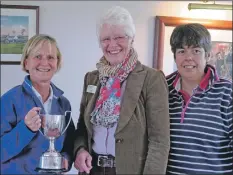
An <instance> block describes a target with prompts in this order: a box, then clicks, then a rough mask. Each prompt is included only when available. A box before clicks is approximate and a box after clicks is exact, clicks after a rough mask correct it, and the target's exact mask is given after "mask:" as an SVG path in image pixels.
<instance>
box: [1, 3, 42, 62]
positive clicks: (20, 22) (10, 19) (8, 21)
mask: <svg viewBox="0 0 233 175" xmlns="http://www.w3.org/2000/svg"><path fill="white" fill-rule="evenodd" d="M38 33H39V6H25V5H4V4H1V64H6V65H8V64H10V65H14V64H20V60H21V55H22V51H23V47H24V45H25V43H26V42H27V41H28V39H29V38H31V37H32V36H34V35H35V34H38Z"/></svg>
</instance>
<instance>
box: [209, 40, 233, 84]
mask: <svg viewBox="0 0 233 175" xmlns="http://www.w3.org/2000/svg"><path fill="white" fill-rule="evenodd" d="M209 64H211V65H213V66H214V67H215V68H216V70H217V73H218V75H219V77H223V78H226V79H230V80H232V42H222V41H213V42H212V50H211V55H210V61H209Z"/></svg>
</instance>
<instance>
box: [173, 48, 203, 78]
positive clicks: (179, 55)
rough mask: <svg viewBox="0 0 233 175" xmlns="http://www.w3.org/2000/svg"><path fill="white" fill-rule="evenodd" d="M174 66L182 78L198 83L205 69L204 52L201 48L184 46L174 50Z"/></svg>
mask: <svg viewBox="0 0 233 175" xmlns="http://www.w3.org/2000/svg"><path fill="white" fill-rule="evenodd" d="M175 56H176V66H177V69H178V71H179V73H180V75H181V77H182V78H184V79H187V80H192V81H193V80H194V81H200V80H201V79H202V77H203V75H204V70H205V67H206V54H205V50H204V49H203V48H201V47H193V46H190V47H188V46H184V47H183V48H180V49H176V52H175Z"/></svg>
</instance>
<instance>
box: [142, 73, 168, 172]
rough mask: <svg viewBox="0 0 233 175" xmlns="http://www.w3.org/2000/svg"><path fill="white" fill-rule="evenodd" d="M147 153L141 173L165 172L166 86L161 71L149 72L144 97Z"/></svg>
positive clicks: (166, 156) (166, 146) (166, 155)
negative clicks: (145, 95)
mask: <svg viewBox="0 0 233 175" xmlns="http://www.w3.org/2000/svg"><path fill="white" fill-rule="evenodd" d="M146 118H147V128H148V129H147V130H148V153H147V158H146V162H145V167H144V172H143V174H165V173H166V167H167V161H168V154H169V149H170V118H169V105H168V87H167V82H166V80H165V76H164V74H163V73H162V72H161V71H154V70H153V71H152V72H149V75H148V82H147V97H146Z"/></svg>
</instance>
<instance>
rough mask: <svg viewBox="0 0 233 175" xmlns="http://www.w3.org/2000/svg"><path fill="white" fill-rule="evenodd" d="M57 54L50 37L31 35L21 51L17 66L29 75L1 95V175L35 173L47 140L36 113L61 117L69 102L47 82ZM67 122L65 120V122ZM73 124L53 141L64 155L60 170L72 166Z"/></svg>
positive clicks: (55, 66)
mask: <svg viewBox="0 0 233 175" xmlns="http://www.w3.org/2000/svg"><path fill="white" fill-rule="evenodd" d="M61 61H62V57H61V53H60V50H59V48H58V46H57V42H56V40H55V39H54V38H52V37H51V36H48V35H35V36H33V37H32V38H30V39H29V41H28V42H27V43H26V45H25V46H24V49H23V54H22V60H21V65H22V68H23V70H24V71H25V72H27V73H28V74H29V75H26V76H25V79H24V82H23V83H22V85H18V86H16V87H14V88H12V89H10V90H9V91H8V92H6V93H5V94H3V95H2V96H1V174H35V173H37V172H36V171H35V169H36V167H37V166H38V165H39V161H40V156H41V155H42V153H43V152H45V151H47V149H48V146H49V141H48V140H47V139H46V138H45V137H44V136H43V135H42V134H41V133H40V132H39V129H40V127H41V124H42V122H41V117H40V116H39V115H38V113H51V114H59V115H64V113H65V111H70V110H71V106H70V102H69V101H68V100H67V99H66V98H65V97H64V96H63V91H62V90H60V89H59V88H58V87H56V86H55V85H54V84H53V83H52V82H51V79H52V77H53V75H54V74H55V73H56V72H57V71H58V70H59V69H60V67H61ZM67 121H68V120H67ZM74 129H75V128H74V124H73V121H71V122H70V125H69V127H68V129H67V131H66V132H65V133H64V135H63V136H61V137H59V138H58V139H57V140H56V142H55V148H56V150H57V151H59V152H60V151H61V152H62V154H63V155H64V157H65V159H64V162H63V163H64V168H66V169H67V170H69V169H70V168H71V164H72V149H73V138H72V136H73V132H74Z"/></svg>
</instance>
